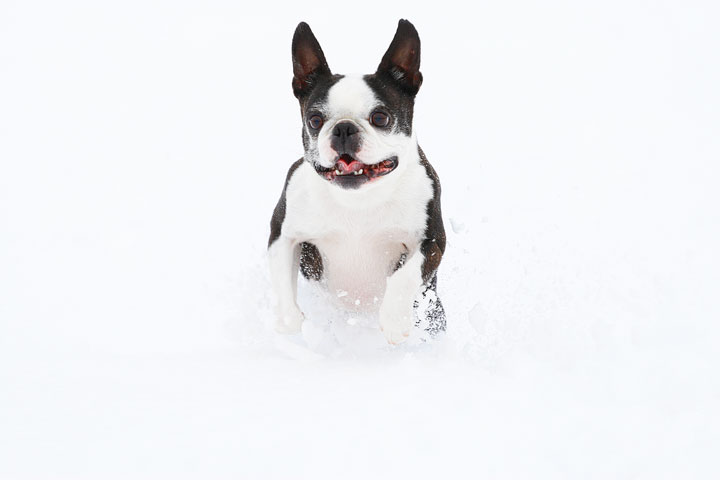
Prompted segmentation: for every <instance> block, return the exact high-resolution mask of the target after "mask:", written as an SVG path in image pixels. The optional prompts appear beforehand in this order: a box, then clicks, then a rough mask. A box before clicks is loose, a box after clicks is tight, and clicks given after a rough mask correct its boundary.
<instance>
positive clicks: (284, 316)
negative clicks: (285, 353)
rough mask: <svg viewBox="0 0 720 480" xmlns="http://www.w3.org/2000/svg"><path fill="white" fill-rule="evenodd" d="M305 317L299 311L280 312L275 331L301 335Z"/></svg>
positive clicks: (295, 309)
mask: <svg viewBox="0 0 720 480" xmlns="http://www.w3.org/2000/svg"><path fill="white" fill-rule="evenodd" d="M303 320H305V315H303V313H302V312H301V311H300V310H299V309H297V308H294V309H289V310H282V311H279V312H278V314H277V319H276V321H275V331H276V332H278V333H285V334H293V333H300V329H301V328H302V323H303Z"/></svg>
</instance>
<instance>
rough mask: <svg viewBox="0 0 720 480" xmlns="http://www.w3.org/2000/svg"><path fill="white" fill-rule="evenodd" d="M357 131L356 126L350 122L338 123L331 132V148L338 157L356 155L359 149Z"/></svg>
mask: <svg viewBox="0 0 720 480" xmlns="http://www.w3.org/2000/svg"><path fill="white" fill-rule="evenodd" d="M359 131H360V130H359V129H358V127H357V125H355V124H354V123H352V122H339V123H338V124H337V125H335V128H333V131H332V133H333V136H332V140H331V146H332V148H333V149H334V150H335V151H336V152H337V153H338V155H342V154H344V153H347V154H351V155H352V154H354V153H356V152H357V151H358V150H359V149H360V138H359V137H360V135H358V132H359Z"/></svg>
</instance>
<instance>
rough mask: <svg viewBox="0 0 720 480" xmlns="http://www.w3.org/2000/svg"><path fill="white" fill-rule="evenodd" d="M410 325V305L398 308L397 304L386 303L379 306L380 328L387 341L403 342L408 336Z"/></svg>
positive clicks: (411, 324) (411, 321)
mask: <svg viewBox="0 0 720 480" xmlns="http://www.w3.org/2000/svg"><path fill="white" fill-rule="evenodd" d="M412 327H413V311H412V307H409V308H406V307H404V306H403V307H402V308H398V306H395V305H386V304H383V305H382V306H381V307H380V330H381V331H382V332H383V335H385V339H386V340H387V341H388V343H390V344H392V345H397V344H398V343H402V342H404V341H405V340H407V338H408V337H409V336H410V330H411V329H412Z"/></svg>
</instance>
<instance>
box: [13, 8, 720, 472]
mask: <svg viewBox="0 0 720 480" xmlns="http://www.w3.org/2000/svg"><path fill="white" fill-rule="evenodd" d="M423 5H424V4H422V3H421V2H407V3H406V4H404V5H401V4H400V2H398V3H390V2H379V3H374V2H371V1H363V2H354V3H341V2H334V3H330V2H325V3H322V4H320V3H318V2H314V3H307V2H296V3H294V4H293V5H281V4H271V3H269V2H265V3H263V4H262V5H253V6H247V5H243V3H242V2H237V1H234V2H230V1H228V2H220V1H210V2H197V3H195V4H193V3H191V2H169V1H168V2H162V1H142V2H137V1H127V2H117V3H110V2H103V3H99V2H85V3H83V2H47V3H42V2H30V1H23V2H13V1H9V2H8V1H7V0H5V1H3V2H2V3H1V4H0V477H2V478H3V479H23V478H81V479H97V478H103V479H106V478H153V479H157V478H202V479H208V478H523V479H526V478H554V479H557V478H573V479H577V478H603V479H607V478H637V479H658V478H673V479H676V478H698V479H701V478H708V479H709V478H718V475H720V466H719V465H718V463H719V460H718V456H717V452H718V451H720V433H719V432H720V419H719V418H718V409H717V405H718V402H720V376H719V375H718V366H719V361H718V360H719V359H718V354H717V349H718V347H717V344H718V333H719V331H720V328H719V327H718V321H720V315H719V314H720V309H719V308H718V293H720V292H718V286H719V285H720V273H719V272H720V270H719V268H720V258H719V255H718V244H719V243H720V223H719V221H720V216H719V214H718V205H720V194H718V187H717V185H718V180H719V175H718V174H719V173H720V168H719V167H718V161H719V160H720V140H719V138H720V136H719V135H718V134H719V133H720V130H719V127H720V122H719V120H720V113H719V112H720V94H719V93H718V92H719V91H720V89H719V88H718V85H720V66H719V64H718V52H719V51H720V42H719V39H718V20H719V15H718V13H719V11H718V8H717V6H716V5H717V4H716V3H714V2H709V1H708V2H704V3H703V2H699V1H695V2H641V1H631V2H628V1H620V2H613V1H610V2H595V3H594V4H590V3H589V2H571V1H566V2H563V1H554V0H551V1H544V2H524V1H503V2H479V3H475V4H474V6H473V7H472V9H469V8H470V7H469V5H470V4H469V3H465V2H463V3H462V4H458V5H455V4H453V3H452V2H439V3H438V2H436V3H432V4H430V5H431V6H423ZM399 18H409V19H410V20H411V21H413V23H414V24H415V26H416V27H417V29H418V30H419V32H420V36H421V39H422V41H423V60H422V62H423V63H422V70H423V73H424V76H425V83H424V85H423V87H422V89H421V91H420V94H419V97H418V100H417V105H416V124H415V127H416V130H417V132H418V138H419V140H420V144H421V145H422V147H423V148H424V150H425V151H426V153H427V154H428V156H429V158H430V160H431V161H432V163H433V164H434V166H435V167H436V169H437V171H438V173H439V175H440V177H441V180H442V183H443V210H444V216H445V222H446V228H447V230H448V249H447V254H446V256H445V259H444V261H443V264H442V267H441V270H440V278H439V283H440V294H441V296H442V298H443V300H444V302H445V305H446V308H447V310H448V314H449V320H448V324H449V325H448V332H447V335H446V336H445V337H444V338H443V339H441V340H439V341H437V342H435V343H433V344H429V345H428V344H417V343H415V344H410V345H403V346H400V347H396V348H392V347H389V346H386V345H384V344H383V341H382V337H381V335H380V333H379V332H378V331H377V330H376V329H375V328H374V327H373V325H372V324H369V325H368V324H363V323H358V324H356V325H351V324H352V323H354V321H355V320H354V319H352V318H348V317H347V316H343V315H342V314H340V313H338V312H331V311H328V310H327V309H325V308H324V306H323V305H324V302H323V301H322V298H320V297H319V296H318V294H317V293H316V292H313V289H312V288H311V287H310V286H308V285H307V284H302V285H301V298H300V300H301V304H302V307H303V309H304V310H305V311H306V314H308V318H309V320H308V322H307V325H306V327H305V329H304V332H303V335H298V336H296V337H278V336H277V335H275V334H274V333H273V332H272V330H271V328H270V325H271V322H272V317H271V303H270V293H269V285H268V279H267V273H266V266H265V257H264V254H265V244H266V241H267V236H268V233H269V218H270V214H271V212H272V209H273V207H274V204H275V202H276V200H277V198H278V196H279V194H280V190H281V188H282V184H283V180H284V177H285V173H286V171H287V168H288V166H289V165H290V164H291V163H292V162H293V161H294V160H295V159H297V158H299V157H300V156H301V154H302V147H301V142H300V125H301V124H300V117H299V109H298V106H297V103H296V100H295V99H294V97H293V96H292V92H291V88H290V79H291V64H290V40H291V37H292V32H293V30H294V28H295V26H296V25H297V23H298V22H299V21H300V20H305V21H308V22H309V23H310V25H311V27H312V28H313V30H314V31H315V34H316V35H317V36H318V38H319V40H320V42H321V44H322V45H323V47H324V50H325V53H326V56H327V58H328V61H329V63H330V67H331V68H332V69H333V71H334V72H338V73H352V72H361V73H362V72H364V73H369V72H372V71H373V70H374V68H375V67H376V65H377V63H378V62H379V60H380V58H381V56H382V54H383V53H384V51H385V49H386V48H387V46H388V44H389V42H390V40H391V39H392V36H393V33H394V31H395V27H396V23H397V20H398V19H399ZM318 214H320V215H321V214H322V212H318ZM348 320H350V324H348Z"/></svg>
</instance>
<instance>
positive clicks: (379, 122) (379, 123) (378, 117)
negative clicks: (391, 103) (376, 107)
mask: <svg viewBox="0 0 720 480" xmlns="http://www.w3.org/2000/svg"><path fill="white" fill-rule="evenodd" d="M370 123H372V124H373V125H375V126H376V127H380V128H382V127H387V126H388V124H389V123H390V117H389V116H388V115H387V114H386V113H383V112H373V113H372V114H371V115H370Z"/></svg>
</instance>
